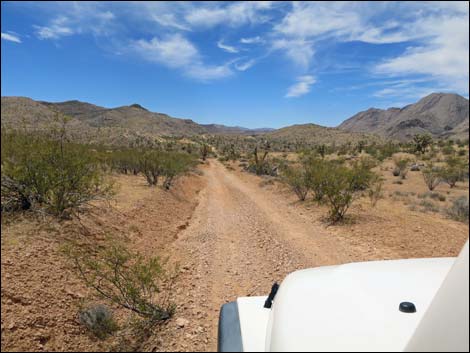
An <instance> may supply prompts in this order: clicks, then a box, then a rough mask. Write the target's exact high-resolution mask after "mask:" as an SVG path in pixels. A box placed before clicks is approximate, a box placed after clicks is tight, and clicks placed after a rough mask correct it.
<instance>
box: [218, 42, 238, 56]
mask: <svg viewBox="0 0 470 353" xmlns="http://www.w3.org/2000/svg"><path fill="white" fill-rule="evenodd" d="M217 47H219V48H220V49H222V50H224V51H226V52H228V53H233V54H234V53H238V51H239V50H238V49H237V48H235V47H233V46H231V45H227V44H224V43H223V42H222V41H221V40H219V41H218V42H217Z"/></svg>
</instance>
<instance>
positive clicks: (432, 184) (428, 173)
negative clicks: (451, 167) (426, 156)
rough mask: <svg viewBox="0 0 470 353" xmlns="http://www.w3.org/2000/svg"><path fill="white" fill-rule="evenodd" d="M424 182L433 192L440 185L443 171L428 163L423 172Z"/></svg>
mask: <svg viewBox="0 0 470 353" xmlns="http://www.w3.org/2000/svg"><path fill="white" fill-rule="evenodd" d="M422 174H423V178H424V182H425V183H426V186H427V187H428V189H429V190H430V191H433V190H434V189H435V188H436V187H437V186H438V185H439V184H440V183H441V180H442V179H441V178H442V169H441V168H439V167H436V166H434V164H433V163H431V162H430V163H428V164H427V166H426V168H424V169H423V171H422Z"/></svg>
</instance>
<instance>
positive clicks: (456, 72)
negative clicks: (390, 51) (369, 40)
mask: <svg viewBox="0 0 470 353" xmlns="http://www.w3.org/2000/svg"><path fill="white" fill-rule="evenodd" d="M411 26H412V27H414V28H415V31H420V32H422V33H426V34H427V35H428V37H427V38H426V39H424V40H423V41H421V42H420V43H419V44H418V45H415V46H411V47H409V48H408V49H407V50H405V52H404V53H403V54H401V55H399V56H395V57H392V58H389V59H385V60H384V61H383V62H381V63H380V64H378V65H377V66H376V67H375V70H376V72H378V73H380V74H389V75H393V76H404V75H425V76H428V77H432V78H434V79H435V80H436V81H439V82H441V83H443V84H446V86H447V88H449V89H454V90H456V91H459V92H463V93H468V80H469V69H468V68H469V55H468V51H469V37H468V32H469V23H468V13H467V15H462V16H459V17H440V18H435V17H430V18H424V19H422V20H420V21H417V22H415V23H414V24H412V25H411Z"/></svg>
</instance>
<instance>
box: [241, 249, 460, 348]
mask: <svg viewBox="0 0 470 353" xmlns="http://www.w3.org/2000/svg"><path fill="white" fill-rule="evenodd" d="M454 261H455V258H435V259H412V260H393V261H374V262H362V263H352V264H346V265H340V266H329V267H319V268H314V269H307V270H302V271H297V272H294V273H292V274H290V275H289V276H287V277H286V278H285V280H284V281H283V282H282V284H281V287H280V289H279V291H278V293H277V296H276V298H275V300H274V302H273V307H272V310H269V309H264V308H263V304H264V300H265V299H266V297H256V298H239V299H238V300H237V303H238V309H239V315H240V324H241V333H242V340H243V347H244V351H310V352H312V351H403V350H404V349H405V346H406V344H407V342H408V341H409V339H410V337H411V336H412V335H413V333H414V331H415V329H416V327H417V325H418V323H419V321H420V319H421V318H422V316H423V314H424V313H425V311H426V309H427V308H428V306H429V305H430V303H431V301H432V299H433V297H434V295H435V294H436V292H437V290H438V289H439V287H440V285H441V284H442V281H443V280H444V278H445V276H446V275H447V273H448V271H449V269H450V268H451V266H452V264H453V263H454ZM404 301H408V302H412V303H414V304H415V305H416V310H417V312H416V313H403V312H400V311H399V310H398V307H399V304H400V303H401V302H404Z"/></svg>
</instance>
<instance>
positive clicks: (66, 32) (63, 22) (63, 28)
mask: <svg viewBox="0 0 470 353" xmlns="http://www.w3.org/2000/svg"><path fill="white" fill-rule="evenodd" d="M68 22H69V19H68V18H67V17H65V16H60V17H57V18H55V19H54V20H53V21H51V23H50V24H49V25H48V26H36V25H35V26H34V28H35V29H36V35H37V36H38V38H39V39H59V38H61V37H64V36H70V35H72V34H74V30H73V29H72V28H70V27H68Z"/></svg>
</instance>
